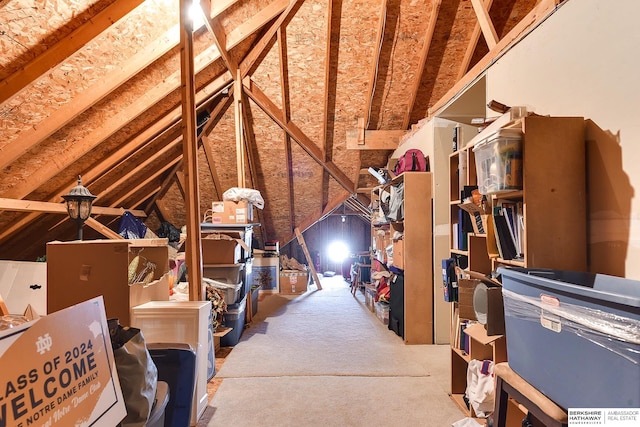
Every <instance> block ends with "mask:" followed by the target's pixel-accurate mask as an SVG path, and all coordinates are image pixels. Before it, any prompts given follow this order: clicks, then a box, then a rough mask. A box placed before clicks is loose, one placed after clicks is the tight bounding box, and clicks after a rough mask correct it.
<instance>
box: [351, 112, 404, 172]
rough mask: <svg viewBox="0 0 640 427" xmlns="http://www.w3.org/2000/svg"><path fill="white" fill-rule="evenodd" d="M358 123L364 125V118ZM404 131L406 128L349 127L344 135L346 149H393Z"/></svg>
mask: <svg viewBox="0 0 640 427" xmlns="http://www.w3.org/2000/svg"><path fill="white" fill-rule="evenodd" d="M360 125H364V120H363V121H361V123H358V126H360ZM406 133H407V131H406V130H365V129H364V128H360V127H359V128H358V129H349V130H347V136H346V144H347V150H395V149H396V148H398V144H399V143H400V139H401V138H402V137H403V136H404V135H405V134H406ZM361 137H362V139H360V138H361ZM358 169H360V168H358Z"/></svg>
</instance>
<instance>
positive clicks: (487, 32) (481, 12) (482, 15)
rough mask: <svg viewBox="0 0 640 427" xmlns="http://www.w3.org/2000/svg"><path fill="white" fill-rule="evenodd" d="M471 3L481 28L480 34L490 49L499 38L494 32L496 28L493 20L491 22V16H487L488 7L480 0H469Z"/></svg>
mask: <svg viewBox="0 0 640 427" xmlns="http://www.w3.org/2000/svg"><path fill="white" fill-rule="evenodd" d="M471 4H472V5H473V10H474V11H475V12H476V16H477V17H478V23H479V24H480V28H481V29H482V35H483V36H484V39H485V41H486V42H487V45H488V46H489V50H491V49H493V48H494V47H496V45H497V44H498V41H499V39H498V33H496V29H495V27H494V26H493V22H491V17H490V16H489V9H488V8H487V7H486V6H485V5H484V4H483V3H482V0H471Z"/></svg>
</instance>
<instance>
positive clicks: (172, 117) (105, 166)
mask: <svg viewBox="0 0 640 427" xmlns="http://www.w3.org/2000/svg"><path fill="white" fill-rule="evenodd" d="M229 80H230V79H229V78H225V77H224V76H222V78H219V79H216V80H214V81H213V82H211V83H209V84H208V85H207V86H205V87H204V88H203V89H202V90H201V91H200V92H199V103H200V104H202V103H204V102H206V101H207V100H208V99H210V98H211V97H213V96H215V94H217V93H219V92H220V91H222V90H223V89H224V87H225V85H227V84H228V83H229ZM180 118H181V112H180V107H176V108H175V109H174V110H172V111H170V112H168V113H167V114H165V115H164V116H163V117H161V118H159V119H158V120H157V121H156V122H154V123H153V124H152V125H151V126H149V127H148V128H147V129H145V130H144V131H142V132H141V133H140V134H138V135H136V136H135V137H134V138H133V139H131V140H129V141H128V142H127V143H126V144H124V145H123V146H121V147H120V148H119V149H117V150H116V151H114V152H113V153H111V154H110V155H109V157H107V158H106V159H103V160H102V161H101V162H100V163H99V164H97V165H93V166H92V167H90V168H88V169H87V170H86V171H85V172H83V173H82V176H83V178H84V179H85V183H86V185H87V187H89V188H91V187H92V184H93V183H94V182H96V181H97V180H99V179H100V178H102V177H103V176H104V175H105V174H106V173H107V172H108V171H109V170H111V169H112V168H114V167H116V165H117V164H119V163H121V162H125V161H126V159H127V158H129V157H131V156H133V155H134V154H135V152H136V151H138V150H140V149H142V148H143V147H145V146H147V145H149V144H153V143H154V141H155V139H156V138H164V140H165V141H166V140H167V138H169V139H174V138H176V137H177V136H178V135H179V134H180V126H181V124H180V121H179V120H180ZM100 142H101V141H100ZM73 185H75V179H74V180H71V181H69V182H68V184H67V185H66V186H64V188H62V189H60V190H59V191H58V192H56V193H55V194H54V195H53V196H51V197H50V198H49V201H50V202H57V201H59V200H60V198H61V196H62V194H65V193H66V192H68V190H69V189H70V188H71V187H72V186H73ZM29 190H30V188H29ZM30 191H31V190H30ZM30 191H29V192H30ZM23 197H24V196H23ZM20 198H22V197H20ZM40 215H41V214H40V213H31V214H29V215H26V216H25V217H23V218H21V219H20V220H18V221H17V222H15V223H13V224H12V225H11V227H9V228H7V229H5V230H4V231H3V232H2V233H0V242H1V241H3V240H5V239H6V238H7V237H8V236H10V235H11V234H13V233H15V232H17V231H18V230H19V229H21V228H22V227H24V226H26V225H27V224H29V223H30V222H32V221H34V220H35V219H37V217H38V216H40Z"/></svg>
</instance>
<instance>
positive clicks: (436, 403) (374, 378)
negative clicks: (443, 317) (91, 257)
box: [198, 276, 463, 427]
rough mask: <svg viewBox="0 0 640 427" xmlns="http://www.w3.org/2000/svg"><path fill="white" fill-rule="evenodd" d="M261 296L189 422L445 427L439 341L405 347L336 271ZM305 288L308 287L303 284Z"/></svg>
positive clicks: (448, 407) (443, 354)
mask: <svg viewBox="0 0 640 427" xmlns="http://www.w3.org/2000/svg"><path fill="white" fill-rule="evenodd" d="M322 284H323V288H324V289H323V290H322V291H309V292H307V293H305V294H303V295H300V296H297V297H285V296H282V295H277V294H274V295H262V296H261V299H260V302H259V305H258V314H257V316H255V317H254V319H253V321H252V323H251V324H250V326H249V327H248V328H247V329H246V330H245V331H244V333H243V336H242V338H241V339H240V342H239V343H238V345H236V346H235V347H234V348H233V350H232V351H231V352H230V353H229V354H228V356H227V357H226V358H225V361H224V364H223V365H222V367H221V369H220V370H219V371H218V372H217V374H216V378H217V379H222V382H221V384H220V386H219V388H218V389H217V391H216V392H215V395H214V396H213V398H212V399H211V401H210V403H209V407H208V408H207V409H206V411H205V413H204V414H203V416H202V417H201V419H200V422H199V423H198V425H208V426H233V427H242V426H434V427H440V426H450V425H451V424H452V423H453V422H455V421H458V420H460V419H462V418H463V415H462V413H461V412H460V411H459V409H458V408H457V407H456V406H455V404H454V403H453V402H452V401H451V400H450V399H449V396H448V395H447V390H448V389H449V372H450V368H449V363H450V362H449V348H448V346H441V345H412V346H409V345H405V344H404V343H403V342H402V340H401V338H400V337H398V336H396V335H395V334H394V333H393V332H391V331H390V330H388V328H387V327H386V326H385V325H383V324H382V323H381V322H380V321H379V320H378V319H377V318H376V316H375V315H374V314H373V313H371V312H370V311H369V310H368V309H367V308H366V306H365V305H364V295H362V294H361V293H359V292H358V293H357V295H356V297H354V296H352V295H351V293H350V290H349V287H348V284H347V283H346V282H345V281H344V280H343V279H342V277H339V276H338V277H334V278H323V279H322ZM313 289H315V287H313Z"/></svg>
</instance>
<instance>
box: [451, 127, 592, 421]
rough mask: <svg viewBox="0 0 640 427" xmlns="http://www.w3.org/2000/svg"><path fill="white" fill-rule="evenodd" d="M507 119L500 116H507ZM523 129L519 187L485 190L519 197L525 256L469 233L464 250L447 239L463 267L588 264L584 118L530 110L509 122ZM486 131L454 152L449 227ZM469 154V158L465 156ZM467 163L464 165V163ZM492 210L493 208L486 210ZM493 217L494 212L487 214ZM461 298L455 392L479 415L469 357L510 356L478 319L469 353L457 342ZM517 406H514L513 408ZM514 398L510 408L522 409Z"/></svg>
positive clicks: (501, 197)
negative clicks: (470, 399) (470, 391)
mask: <svg viewBox="0 0 640 427" xmlns="http://www.w3.org/2000/svg"><path fill="white" fill-rule="evenodd" d="M507 122H508V121H504V120H503V123H507ZM506 127H511V128H518V129H520V130H521V131H522V134H523V142H522V146H523V153H522V184H523V188H522V190H515V191H504V192H499V193H495V194H489V195H487V200H486V203H487V204H488V207H489V209H491V208H492V207H493V206H494V205H495V204H496V203H498V201H508V202H512V203H521V205H522V206H523V208H524V209H523V211H524V216H523V223H524V227H523V229H524V232H523V233H524V234H523V235H522V236H521V238H522V239H523V242H524V243H523V249H524V251H523V252H524V254H523V258H521V259H512V260H507V259H502V258H500V257H499V256H498V253H497V252H496V251H494V249H493V245H495V244H493V243H492V239H495V234H494V231H493V230H491V229H490V230H489V231H488V232H487V233H482V234H479V233H476V234H474V233H469V234H468V235H467V239H468V245H467V248H466V250H459V249H456V248H455V247H454V244H453V243H454V239H453V238H450V242H451V249H450V255H451V257H453V258H458V259H460V257H464V258H462V259H461V261H463V262H464V264H465V265H464V268H465V269H467V270H471V271H474V272H479V273H482V274H489V273H491V272H492V271H495V270H496V269H497V267H499V266H515V267H526V268H537V267H540V268H553V269H562V270H577V271H585V270H586V268H587V254H586V248H587V244H586V236H587V228H586V227H587V223H586V207H587V206H586V189H585V182H586V178H585V137H584V119H583V118H580V117H575V118H574V117H562V118H558V117H541V116H526V117H524V118H521V119H519V120H516V121H513V122H511V123H508V124H506ZM494 130H495V129H491V128H489V129H487V130H486V131H484V132H482V133H480V134H478V135H477V136H476V137H474V138H473V139H472V140H471V141H470V142H469V144H467V145H466V146H465V147H462V148H461V149H460V150H458V151H456V152H454V153H453V154H451V155H450V156H449V168H450V169H449V176H450V191H449V194H450V212H451V215H450V228H449V230H450V233H453V231H454V224H457V223H458V221H459V219H458V218H459V217H458V210H459V209H460V208H459V207H458V204H459V203H460V197H461V196H460V190H461V189H462V188H463V186H464V185H477V182H478V178H477V171H476V167H475V159H474V154H475V153H474V151H473V148H474V145H475V144H476V143H478V142H480V141H482V140H484V139H486V137H487V136H488V135H489V134H490V133H492V132H493V131H494ZM465 159H466V160H465ZM465 164H466V167H465ZM488 212H491V210H488ZM490 219H491V217H489V220H490ZM458 313H459V311H458V307H457V302H454V303H452V304H451V314H452V328H451V333H452V338H451V398H452V399H453V401H454V402H456V403H457V404H458V406H460V408H461V409H462V410H463V412H464V413H465V414H467V415H468V416H471V417H473V416H475V414H474V413H473V410H472V409H469V408H467V406H466V404H465V403H464V400H463V396H464V393H465V391H466V373H467V366H468V363H469V361H470V360H472V359H478V360H486V359H490V360H493V361H494V362H496V363H497V362H502V361H506V360H507V354H506V339H508V337H504V336H502V335H499V336H487V335H486V331H485V329H484V327H483V326H482V325H480V324H474V325H472V326H470V327H468V328H467V329H466V330H465V333H466V334H468V335H469V336H470V350H469V354H467V353H464V352H462V350H460V349H459V348H457V347H456V342H455V339H454V337H455V336H456V333H457V332H456V331H455V325H456V324H458V322H459V321H460V319H459V315H458ZM514 408H515V409H514ZM517 408H518V405H517V403H514V404H512V405H510V411H511V412H515V413H518V412H521V410H519V409H517ZM511 419H512V420H514V419H516V421H508V425H509V426H511V425H518V426H519V425H520V421H521V419H522V418H521V417H520V419H518V416H512V417H511Z"/></svg>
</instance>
